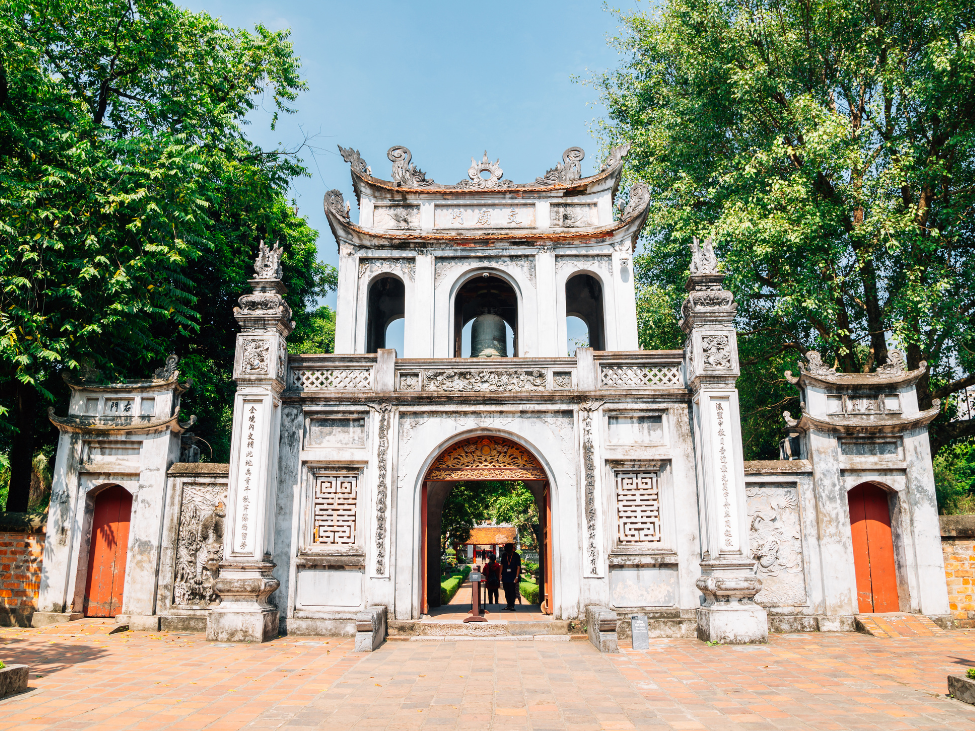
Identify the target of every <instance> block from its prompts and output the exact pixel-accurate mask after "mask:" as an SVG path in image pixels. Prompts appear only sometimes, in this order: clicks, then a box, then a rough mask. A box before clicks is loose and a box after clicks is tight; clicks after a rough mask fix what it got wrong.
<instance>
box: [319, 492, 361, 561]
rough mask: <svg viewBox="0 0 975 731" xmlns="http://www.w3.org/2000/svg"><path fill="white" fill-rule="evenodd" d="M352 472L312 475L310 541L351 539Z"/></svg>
mask: <svg viewBox="0 0 975 731" xmlns="http://www.w3.org/2000/svg"><path fill="white" fill-rule="evenodd" d="M358 482H359V480H358V477H357V476H356V475H315V489H314V494H313V495H312V525H313V527H314V532H313V533H312V542H313V543H316V544H319V545H325V546H348V545H352V544H354V543H355V506H356V495H357V493H358Z"/></svg>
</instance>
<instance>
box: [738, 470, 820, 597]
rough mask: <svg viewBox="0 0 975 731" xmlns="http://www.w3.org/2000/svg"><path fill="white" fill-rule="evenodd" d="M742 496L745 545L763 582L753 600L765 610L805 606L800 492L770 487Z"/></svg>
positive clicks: (755, 488)
mask: <svg viewBox="0 0 975 731" xmlns="http://www.w3.org/2000/svg"><path fill="white" fill-rule="evenodd" d="M745 494H746V497H747V501H748V522H749V524H750V525H751V529H750V533H749V538H748V545H749V549H750V552H751V557H752V558H754V559H755V560H756V561H757V562H758V576H759V578H761V580H762V590H761V591H760V592H759V593H758V594H757V595H756V596H755V601H756V602H757V603H758V604H761V605H762V606H765V607H779V606H796V605H804V604H806V603H807V602H808V600H807V598H806V580H805V572H804V567H803V557H802V527H801V526H802V524H801V522H800V514H799V491H798V490H797V489H796V488H795V487H792V486H778V485H776V486H771V485H770V486H763V487H748V488H747V489H746V490H745Z"/></svg>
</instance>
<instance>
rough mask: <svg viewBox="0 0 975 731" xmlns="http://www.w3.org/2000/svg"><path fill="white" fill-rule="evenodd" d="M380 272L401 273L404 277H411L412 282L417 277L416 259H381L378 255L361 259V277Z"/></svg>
mask: <svg viewBox="0 0 975 731" xmlns="http://www.w3.org/2000/svg"><path fill="white" fill-rule="evenodd" d="M379 272H390V273H395V274H400V275H401V276H402V277H403V278H404V279H409V280H410V281H411V282H412V281H413V279H414V278H415V277H416V259H407V258H397V259H380V258H378V257H377V258H372V257H369V258H362V259H359V279H365V278H366V277H367V276H371V275H372V274H376V273H379Z"/></svg>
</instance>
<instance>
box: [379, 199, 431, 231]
mask: <svg viewBox="0 0 975 731" xmlns="http://www.w3.org/2000/svg"><path fill="white" fill-rule="evenodd" d="M372 220H373V228H375V229H380V230H383V231H390V230H397V229H399V230H407V231H408V230H411V229H417V228H419V227H420V206H397V205H392V206H390V205H381V204H380V205H377V206H376V207H375V208H374V209H373V219H372Z"/></svg>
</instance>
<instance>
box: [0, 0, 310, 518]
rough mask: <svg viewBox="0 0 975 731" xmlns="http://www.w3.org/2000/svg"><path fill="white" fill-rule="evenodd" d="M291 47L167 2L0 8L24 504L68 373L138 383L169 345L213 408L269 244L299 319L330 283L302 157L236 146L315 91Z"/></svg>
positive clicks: (1, 151) (1, 141)
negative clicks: (275, 249) (300, 186)
mask: <svg viewBox="0 0 975 731" xmlns="http://www.w3.org/2000/svg"><path fill="white" fill-rule="evenodd" d="M287 36H288V33H287V32H286V31H281V32H272V31H269V30H268V29H266V28H264V27H262V26H257V27H256V28H255V30H254V32H252V33H251V32H247V31H243V30H238V29H234V28H229V27H227V26H225V25H223V24H222V23H220V22H219V21H218V20H216V19H214V18H211V17H210V16H208V15H207V14H205V13H193V12H190V11H187V10H183V9H180V8H178V7H176V6H175V5H174V4H173V3H172V2H169V1H168V0H9V1H8V2H6V3H3V5H2V7H0V242H2V246H0V278H2V286H0V416H5V415H6V416H10V413H9V412H10V411H11V410H13V411H14V412H15V415H13V418H8V419H7V420H6V426H7V427H8V430H7V432H6V435H5V436H6V437H7V438H10V435H11V434H12V435H13V439H14V442H13V444H12V448H11V493H10V495H11V498H10V500H14V498H15V496H16V497H17V499H16V500H14V502H15V503H17V506H18V507H19V502H22V501H23V499H25V496H24V495H23V490H22V487H23V485H24V484H26V483H25V482H24V479H25V476H26V477H27V479H29V469H30V460H31V456H32V454H33V452H34V449H33V432H34V427H35V426H36V425H37V424H36V420H37V412H38V410H39V408H38V407H39V403H38V399H37V396H38V394H40V395H41V396H44V397H47V398H48V399H53V398H55V397H57V396H58V394H59V389H60V385H59V382H60V379H59V378H58V376H60V374H62V373H65V372H68V371H72V370H77V369H79V368H80V367H81V366H82V364H87V365H90V366H94V367H98V368H101V369H102V370H103V371H104V373H105V375H106V377H125V376H144V375H145V374H146V372H147V370H151V367H152V365H153V364H155V363H158V362H161V360H162V358H163V357H164V355H165V354H166V353H167V352H171V351H176V352H177V353H179V354H180V355H181V356H183V365H182V367H181V370H182V371H183V373H184V375H192V376H194V377H196V379H197V380H198V384H199V386H198V389H199V390H197V391H196V392H195V393H193V392H191V394H190V397H189V399H188V401H187V403H186V404H185V405H187V406H196V405H199V406H201V407H203V408H207V406H209V407H210V408H211V409H212V410H213V411H214V413H215V414H218V413H219V412H220V410H221V408H222V406H221V403H224V404H225V403H226V402H227V400H228V399H227V397H226V392H227V389H228V388H229V387H230V384H229V383H228V382H227V381H226V379H223V380H221V376H219V375H215V374H220V373H226V372H227V370H228V368H227V366H228V365H229V363H230V362H231V358H232V349H233V339H234V332H235V327H234V323H233V318H232V305H233V302H234V300H236V297H237V296H239V295H240V294H241V293H242V292H244V291H246V280H247V279H248V277H249V276H250V270H249V266H250V262H251V261H252V260H253V258H254V254H255V252H256V248H257V245H258V241H259V239H261V238H267V239H269V240H272V241H273V240H277V239H280V240H281V242H282V244H283V246H284V248H285V252H286V253H285V270H286V272H287V274H286V276H287V282H286V284H287V285H288V287H289V289H290V294H289V296H288V299H289V302H290V304H291V306H292V308H293V309H294V310H295V311H296V312H297V313H301V312H303V310H304V308H305V306H306V304H309V303H311V301H313V300H314V299H315V298H316V297H317V296H319V295H321V294H322V293H323V292H324V289H325V288H326V287H327V283H328V280H329V272H328V270H327V269H326V268H325V267H322V266H321V265H317V264H316V263H315V240H316V238H317V234H316V232H315V231H313V230H312V229H310V228H309V227H308V225H307V223H306V222H305V221H304V219H302V218H299V217H298V215H297V212H296V210H295V209H294V208H293V206H292V205H291V204H289V203H288V202H287V199H286V194H287V190H288V184H289V181H290V180H291V179H292V178H293V177H294V176H297V175H302V174H304V172H305V171H304V169H303V168H302V166H301V164H300V161H299V160H298V159H297V158H296V156H295V155H294V154H293V153H288V152H286V151H280V150H278V151H265V150H262V149H260V148H258V147H257V146H255V145H254V144H252V143H251V142H250V141H249V140H248V139H247V137H246V135H245V134H244V126H245V118H246V116H247V115H248V114H249V113H250V112H252V111H254V110H255V109H257V107H258V105H259V104H262V105H264V106H265V107H270V108H272V109H273V110H274V120H276V119H277V116H278V114H280V113H287V112H290V111H291V108H290V106H289V105H290V104H291V103H292V102H294V101H295V99H296V98H297V95H298V93H299V92H300V91H301V90H302V89H303V88H304V83H303V82H302V81H301V79H300V77H299V64H298V59H297V58H296V56H295V55H294V52H293V49H292V47H291V44H290V43H289V42H288V40H287ZM272 125H273V121H272ZM227 378H229V375H228V376H227ZM194 401H195V403H194ZM204 451H205V450H204ZM18 460H19V462H18ZM21 463H22V464H21ZM18 486H19V487H18ZM8 503H9V501H8ZM8 508H10V505H9V504H8ZM14 509H16V508H14Z"/></svg>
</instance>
